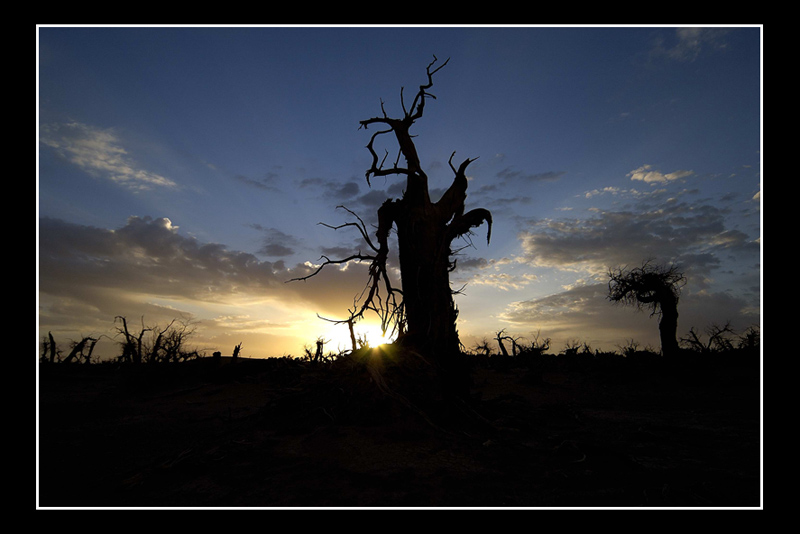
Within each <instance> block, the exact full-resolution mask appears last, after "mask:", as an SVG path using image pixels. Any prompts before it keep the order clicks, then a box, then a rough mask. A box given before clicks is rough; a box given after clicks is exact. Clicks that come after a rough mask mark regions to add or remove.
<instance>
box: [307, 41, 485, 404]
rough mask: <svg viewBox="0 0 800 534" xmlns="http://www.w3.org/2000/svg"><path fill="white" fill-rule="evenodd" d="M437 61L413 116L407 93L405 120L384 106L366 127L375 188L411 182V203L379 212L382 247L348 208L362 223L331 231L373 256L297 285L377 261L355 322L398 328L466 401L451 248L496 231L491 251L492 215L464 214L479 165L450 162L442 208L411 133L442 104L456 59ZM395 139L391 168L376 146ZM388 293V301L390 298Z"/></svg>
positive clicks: (407, 195)
mask: <svg viewBox="0 0 800 534" xmlns="http://www.w3.org/2000/svg"><path fill="white" fill-rule="evenodd" d="M437 61H438V60H437V58H436V56H434V58H433V61H431V62H430V63H429V64H428V66H427V67H426V74H427V83H425V84H423V85H420V86H419V90H418V91H417V93H416V95H415V96H414V100H413V102H412V103H411V106H410V107H409V108H406V105H405V102H404V100H403V89H402V88H401V90H400V101H401V104H402V108H403V116H402V117H400V118H392V117H389V116H388V115H387V114H386V110H385V108H384V105H383V102H382V101H381V111H382V114H381V115H380V116H376V117H372V118H369V119H365V120H362V121H360V127H363V128H364V129H365V130H366V129H368V128H369V127H370V126H378V128H381V129H379V130H378V131H376V132H375V133H373V134H372V136H371V138H370V140H369V143H368V144H367V147H366V148H367V150H368V151H369V153H370V155H371V156H372V163H371V165H370V167H369V169H367V171H366V180H367V184H368V185H371V183H370V179H371V178H374V177H378V176H400V177H405V179H406V184H405V185H406V187H405V191H404V193H403V197H402V198H401V199H399V200H397V199H395V200H393V199H387V200H386V201H385V202H384V203H383V205H382V206H381V207H380V208H379V209H378V229H377V232H376V234H375V235H376V238H377V244H376V243H374V242H373V241H372V240H371V239H370V237H369V233H368V231H367V228H366V226H365V225H364V222H363V221H362V220H361V219H360V218H359V217H358V216H356V215H355V214H354V213H353V212H352V211H350V210H347V208H344V209H346V210H347V211H348V213H350V214H351V215H353V216H354V217H356V219H357V220H358V222H357V223H356V222H349V223H345V224H343V225H340V226H336V227H333V226H332V227H331V228H334V229H338V228H342V227H344V226H353V227H356V228H357V229H358V230H359V231H360V233H361V235H362V237H363V238H364V240H365V241H366V243H367V245H368V246H369V247H370V249H371V250H372V253H369V254H362V253H361V252H358V253H357V254H354V255H352V256H349V257H348V258H344V259H342V260H331V259H329V258H327V257H325V256H323V258H324V259H325V261H324V262H323V263H322V265H320V267H319V268H318V269H317V270H316V271H315V272H313V273H312V274H310V275H308V276H306V277H302V278H297V279H295V280H306V279H308V278H310V277H312V276H314V275H316V274H317V273H318V272H319V271H320V270H321V269H322V268H323V267H325V266H326V265H330V264H341V263H346V262H349V261H370V262H371V264H370V268H369V281H368V284H367V287H366V288H365V291H364V297H363V301H362V302H361V304H360V306H359V308H358V310H356V311H354V312H352V313H351V318H353V319H355V318H361V317H363V314H364V312H365V311H366V310H374V311H376V312H377V313H378V314H379V315H380V317H381V321H382V325H383V328H384V330H386V329H387V328H390V327H391V328H393V329H395V330H396V331H397V334H398V338H397V345H399V346H402V347H404V348H407V349H409V350H413V351H415V352H417V353H419V354H421V355H422V356H423V357H424V358H426V359H428V360H429V361H432V362H434V364H435V366H436V367H437V368H438V370H439V371H440V375H441V377H442V378H443V379H444V382H445V385H446V386H447V387H448V388H449V389H450V390H451V391H454V392H458V393H459V394H464V393H465V392H466V390H465V388H466V387H467V384H468V374H467V372H466V365H465V362H464V361H463V354H462V353H461V350H460V349H461V343H460V341H459V337H458V331H457V329H456V319H457V317H458V310H457V308H456V306H455V303H454V301H453V291H452V289H451V287H450V279H449V275H450V272H452V271H453V270H454V269H455V266H456V265H455V261H451V259H450V257H451V255H452V254H453V250H452V249H451V243H452V242H453V241H454V240H455V239H456V238H458V237H462V236H465V235H468V234H470V233H471V229H472V228H476V227H478V226H480V225H481V224H483V223H484V222H486V223H487V225H488V233H487V243H488V242H489V241H490V239H491V225H492V215H491V213H490V212H489V211H488V210H486V209H483V208H477V209H473V210H471V211H468V212H466V213H465V212H464V203H465V200H466V197H467V193H466V191H467V175H466V170H467V167H468V166H469V164H470V163H472V162H473V161H474V159H469V158H467V159H465V160H464V161H463V162H462V163H461V164H460V165H459V166H458V168H456V167H455V166H454V165H453V157H454V156H455V152H453V153H452V154H451V155H450V159H449V161H448V163H449V165H450V168H451V169H452V170H453V173H454V175H455V176H454V178H453V182H452V184H451V185H450V186H449V188H448V189H447V190H446V192H445V193H444V194H443V195H442V197H441V199H440V200H439V201H437V202H432V201H431V198H430V195H429V191H428V176H427V175H426V174H425V172H424V171H423V169H422V164H421V162H420V159H419V155H418V154H417V149H416V146H415V145H414V140H413V137H414V136H412V135H411V132H410V129H411V127H412V126H413V125H414V123H415V122H416V121H417V120H419V119H421V118H422V115H423V112H424V110H425V104H426V103H427V101H428V98H434V99H435V98H436V97H435V96H434V95H432V94H431V93H429V92H428V90H429V89H430V88H431V87H432V86H433V76H434V75H435V74H436V73H437V72H438V71H439V70H441V69H442V68H443V67H444V66H445V65H447V63H448V62H449V59H448V60H446V61H445V62H444V63H442V64H441V65H439V66H438V67H435V68H434V65H435V64H436V62H437ZM387 134H393V135H394V138H395V140H396V141H397V144H398V147H399V151H398V154H397V158H396V159H395V161H394V163H393V164H392V165H391V166H387V167H384V163H385V161H386V157H387V156H388V152H387V153H386V154H385V155H384V157H383V159H380V158H379V157H378V154H377V152H376V151H375V148H374V145H375V141H376V139H377V138H378V137H379V136H383V135H387ZM401 155H402V156H403V158H404V159H405V162H406V166H405V167H402V166H400V156H401ZM392 228H394V229H395V230H396V232H397V244H398V254H399V262H400V277H401V284H402V289H399V288H396V287H394V286H393V285H392V284H391V282H390V279H389V276H388V275H387V269H386V262H387V257H388V254H389V242H388V240H389V233H390V231H391V230H392ZM382 290H383V291H385V294H382Z"/></svg>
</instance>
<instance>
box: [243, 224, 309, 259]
mask: <svg viewBox="0 0 800 534" xmlns="http://www.w3.org/2000/svg"><path fill="white" fill-rule="evenodd" d="M249 226H250V228H254V229H255V230H258V231H259V232H261V233H262V234H263V235H262V238H261V239H262V245H261V248H259V249H258V253H259V254H263V255H265V256H271V257H284V256H291V255H293V254H294V253H295V249H294V248H293V247H297V246H299V245H300V244H301V241H300V239H298V238H296V237H294V236H292V235H289V234H287V233H285V232H282V231H280V230H278V229H277V228H266V227H264V226H261V225H260V224H251V225H249Z"/></svg>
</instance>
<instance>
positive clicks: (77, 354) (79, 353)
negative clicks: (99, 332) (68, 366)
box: [64, 336, 97, 363]
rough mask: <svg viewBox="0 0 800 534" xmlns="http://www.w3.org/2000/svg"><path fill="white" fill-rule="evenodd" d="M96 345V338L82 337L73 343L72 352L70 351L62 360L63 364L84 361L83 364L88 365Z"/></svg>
mask: <svg viewBox="0 0 800 534" xmlns="http://www.w3.org/2000/svg"><path fill="white" fill-rule="evenodd" d="M96 344H97V338H93V337H88V336H87V337H84V338H83V339H81V340H80V341H77V342H73V344H72V350H70V352H69V355H67V357H66V358H64V363H70V362H71V361H73V360H81V359H83V360H84V363H90V362H91V359H92V352H93V351H94V346H95V345H96ZM84 351H86V353H84Z"/></svg>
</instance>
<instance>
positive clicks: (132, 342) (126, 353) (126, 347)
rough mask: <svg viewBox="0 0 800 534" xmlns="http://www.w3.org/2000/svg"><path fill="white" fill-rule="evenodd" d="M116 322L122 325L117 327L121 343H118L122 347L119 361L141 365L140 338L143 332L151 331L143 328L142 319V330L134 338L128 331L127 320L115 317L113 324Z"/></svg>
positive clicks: (120, 316)
mask: <svg viewBox="0 0 800 534" xmlns="http://www.w3.org/2000/svg"><path fill="white" fill-rule="evenodd" d="M117 320H119V322H120V323H121V324H122V326H118V327H117V333H118V334H120V335H121V336H122V341H120V344H121V345H122V354H121V355H120V357H119V358H120V360H121V361H123V362H125V363H134V364H140V363H142V338H143V337H144V334H145V332H149V331H150V330H151V329H150V328H145V326H144V317H142V330H141V331H140V332H139V336H138V337H135V336H134V335H133V334H131V333H130V331H129V330H128V320H127V319H126V318H125V317H123V316H122V315H117V316H116V317H115V318H114V322H115V323H116V322H117Z"/></svg>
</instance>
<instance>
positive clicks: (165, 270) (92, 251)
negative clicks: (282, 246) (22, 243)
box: [38, 217, 368, 330]
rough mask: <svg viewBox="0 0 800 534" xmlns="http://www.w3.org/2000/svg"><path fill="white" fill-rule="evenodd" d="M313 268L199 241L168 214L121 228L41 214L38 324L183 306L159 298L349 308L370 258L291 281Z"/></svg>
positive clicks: (169, 313)
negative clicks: (182, 231) (167, 304)
mask: <svg viewBox="0 0 800 534" xmlns="http://www.w3.org/2000/svg"><path fill="white" fill-rule="evenodd" d="M315 268H316V267H315V266H314V265H313V264H310V263H308V264H298V265H295V266H294V267H292V268H287V267H286V266H285V264H284V262H283V261H275V262H270V261H261V260H259V259H258V258H257V257H256V256H255V255H253V254H249V253H245V252H237V251H233V250H229V249H227V248H226V247H225V246H224V245H222V244H217V243H202V242H199V241H197V240H196V239H193V238H190V237H185V236H183V235H181V234H180V233H179V232H178V227H177V226H175V225H174V224H173V223H172V221H170V220H169V219H167V218H159V219H153V218H150V217H131V218H129V219H128V221H127V223H126V224H125V225H124V226H123V227H121V228H119V229H116V230H109V229H104V228H96V227H92V226H82V225H77V224H72V223H68V222H64V221H61V220H58V219H48V218H45V219H41V220H40V221H39V273H38V274H39V296H40V308H39V316H40V326H41V325H43V326H42V327H43V328H51V327H53V325H59V324H63V325H66V324H72V325H73V326H74V327H75V328H76V329H77V330H80V329H81V328H83V327H81V326H80V325H78V326H75V319H76V317H81V320H82V321H84V322H83V323H81V324H84V325H91V324H101V323H105V324H106V325H107V324H108V322H109V321H110V320H112V319H113V317H114V316H116V315H131V316H137V317H138V316H142V315H146V316H147V318H148V319H151V318H152V319H153V320H158V318H164V319H169V318H174V317H175V316H177V315H178V314H179V313H180V312H179V310H176V309H172V308H170V309H166V308H165V307H164V306H162V305H157V304H154V303H153V302H152V301H153V300H154V299H159V300H163V301H173V302H181V303H184V304H186V305H188V304H189V303H195V304H200V305H204V304H212V303H223V304H236V303H239V302H241V301H242V300H252V299H254V298H255V299H263V300H265V301H267V300H269V301H270V302H273V303H274V302H278V303H280V302H284V303H286V304H287V305H291V306H305V307H307V308H309V309H312V310H315V311H317V310H318V311H319V312H320V313H328V314H334V315H335V314H345V313H346V311H347V308H348V307H349V306H352V304H353V298H354V297H355V296H356V295H358V294H359V293H360V292H361V291H362V290H363V288H364V285H365V284H366V282H367V279H368V272H367V268H368V263H362V264H357V263H353V264H350V265H347V266H343V267H342V266H328V267H326V268H325V269H323V270H322V271H321V272H320V273H319V275H317V276H315V277H313V278H311V279H309V280H308V281H306V282H292V283H287V282H288V281H289V280H291V279H293V278H298V277H302V276H306V275H308V274H310V273H311V272H313V270H314V269H315ZM133 310H135V311H133ZM91 318H93V319H91ZM92 320H93V321H95V322H94V323H91V321H92ZM86 321H89V322H86ZM86 328H89V327H88V326H87V327H86ZM89 329H90V330H91V328H89Z"/></svg>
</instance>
